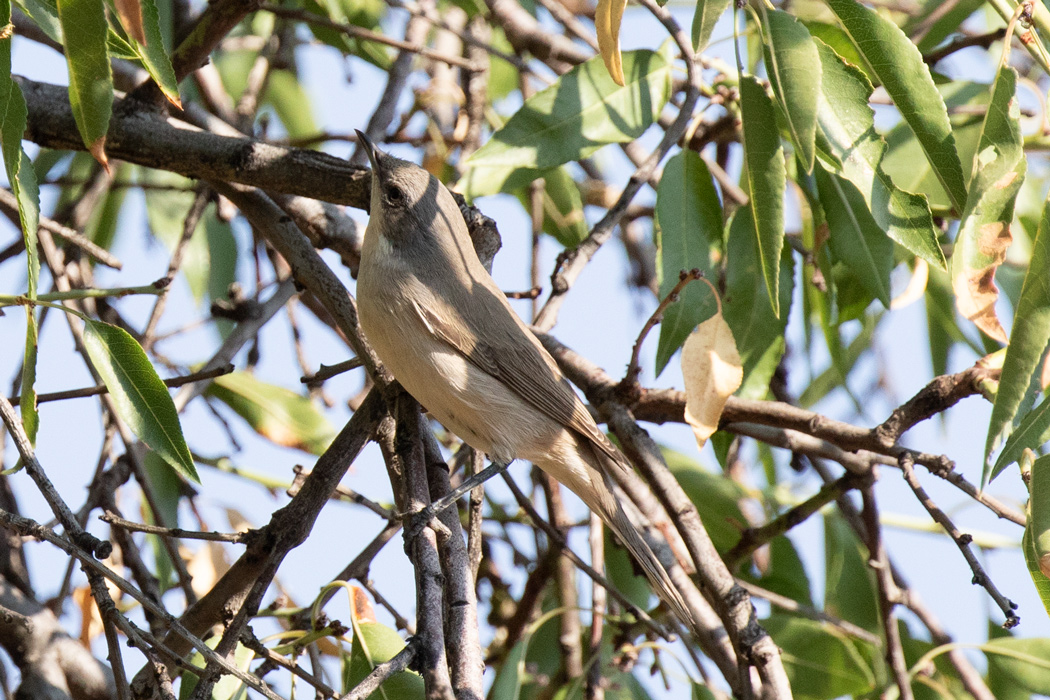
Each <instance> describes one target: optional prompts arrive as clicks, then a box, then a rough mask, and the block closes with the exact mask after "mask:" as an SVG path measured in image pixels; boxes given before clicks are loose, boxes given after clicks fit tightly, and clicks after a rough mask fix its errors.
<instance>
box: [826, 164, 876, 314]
mask: <svg viewBox="0 0 1050 700" xmlns="http://www.w3.org/2000/svg"><path fill="white" fill-rule="evenodd" d="M816 177H817V187H818V189H819V190H820V199H821V204H823V205H824V213H825V215H826V216H827V221H828V229H829V235H830V238H829V240H828V245H829V246H830V248H831V252H832V254H833V255H834V258H835V259H836V260H839V261H841V262H843V263H845V264H846V265H847V266H848V267H849V268H850V271H851V272H852V273H853V274H854V276H855V277H856V278H857V280H858V281H859V282H860V283H861V284H862V285H864V288H865V289H867V290H868V292H869V293H870V294H871V295H872V296H873V297H874V298H876V299H878V300H879V301H881V302H882V305H883V306H884V307H886V308H887V309H888V308H890V271H891V270H893V242H892V241H890V239H889V238H887V237H886V234H885V233H884V232H883V231H882V229H880V228H879V225H878V223H876V221H875V219H874V218H873V217H872V215H871V212H870V211H868V206H867V203H866V202H865V201H864V196H863V195H862V194H861V193H860V192H859V191H858V190H857V188H856V187H855V186H854V185H853V183H852V182H850V181H849V180H846V179H845V178H841V177H839V176H838V175H833V174H829V173H828V172H826V171H825V170H824V168H822V167H821V166H820V165H817V167H816Z"/></svg>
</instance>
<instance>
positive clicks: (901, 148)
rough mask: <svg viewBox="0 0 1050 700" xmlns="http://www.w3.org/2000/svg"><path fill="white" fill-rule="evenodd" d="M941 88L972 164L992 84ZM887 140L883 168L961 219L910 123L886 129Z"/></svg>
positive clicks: (962, 154) (939, 211)
mask: <svg viewBox="0 0 1050 700" xmlns="http://www.w3.org/2000/svg"><path fill="white" fill-rule="evenodd" d="M937 88H938V91H939V92H940V93H941V96H942V97H943V98H944V103H945V105H947V107H948V110H949V120H950V121H951V124H952V133H953V135H954V136H955V146H956V149H957V150H958V152H959V160H960V161H961V162H963V163H972V162H973V155H974V153H975V152H976V151H977V142H978V141H979V140H980V137H981V135H980V131H981V125H982V123H983V121H984V118H983V114H984V112H983V110H984V107H986V106H987V104H988V99H989V97H990V96H991V95H990V93H989V92H988V85H987V84H986V83H973V82H964V81H955V82H951V83H945V84H943V85H938V86H937ZM885 140H886V144H887V146H889V148H888V149H887V151H886V157H885V159H884V160H883V167H884V168H885V169H886V172H887V173H889V175H890V177H891V178H893V182H895V183H896V184H897V186H898V187H900V188H901V189H903V190H906V191H908V192H921V193H923V194H924V195H925V196H926V198H927V199H928V200H929V203H930V209H931V210H932V211H933V212H934V213H935V214H936V215H937V216H942V217H951V218H957V217H958V216H959V215H961V212H958V211H953V208H952V202H951V199H950V198H949V197H948V193H947V192H946V191H945V190H944V187H943V186H942V185H941V182H940V180H938V179H937V174H936V173H935V172H934V170H933V167H932V166H931V165H930V162H929V160H928V159H927V158H926V155H925V154H924V153H923V150H922V146H921V145H920V144H919V140H918V139H917V138H915V132H914V131H912V129H911V127H910V126H908V124H907V122H905V121H900V122H898V124H897V125H896V126H894V127H893V128H892V129H890V130H889V131H887V132H886V134H885ZM969 174H970V172H969V169H966V170H964V171H963V176H964V177H967V176H969ZM1040 202H1042V197H1041V196H1040Z"/></svg>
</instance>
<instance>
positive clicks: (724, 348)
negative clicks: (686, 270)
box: [682, 310, 744, 448]
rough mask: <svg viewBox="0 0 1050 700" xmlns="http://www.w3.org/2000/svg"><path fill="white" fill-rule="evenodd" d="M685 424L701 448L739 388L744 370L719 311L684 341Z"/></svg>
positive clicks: (734, 341)
mask: <svg viewBox="0 0 1050 700" xmlns="http://www.w3.org/2000/svg"><path fill="white" fill-rule="evenodd" d="M682 376H683V378H684V379H685V420H686V422H687V423H689V425H691V426H692V427H693V433H694V434H695V435H696V442H697V444H698V445H699V446H700V447H701V448H702V447H703V446H704V443H706V442H707V439H708V438H709V437H711V435H712V434H713V433H714V432H715V430H717V429H718V419H719V418H720V417H721V416H722V409H723V408H724V407H725V405H726V399H728V398H729V397H730V396H732V395H733V392H734V391H736V390H737V389H739V388H740V383H741V382H742V381H743V379H744V368H743V364H742V363H741V361H740V353H739V352H737V349H736V340H734V339H733V331H731V330H730V328H729V324H727V323H726V322H725V319H724V318H722V312H721V310H719V311H718V313H716V314H715V315H714V316H712V317H711V318H709V319H707V320H706V321H704V322H703V323H701V324H700V325H699V326H697V327H696V330H695V331H693V332H692V333H691V334H690V335H689V337H688V338H686V341H685V345H683V346H682Z"/></svg>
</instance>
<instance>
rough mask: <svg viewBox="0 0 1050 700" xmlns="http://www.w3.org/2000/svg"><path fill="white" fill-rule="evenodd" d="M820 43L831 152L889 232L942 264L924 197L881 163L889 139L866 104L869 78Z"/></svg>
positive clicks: (823, 123)
mask: <svg viewBox="0 0 1050 700" xmlns="http://www.w3.org/2000/svg"><path fill="white" fill-rule="evenodd" d="M817 49H818V52H819V55H820V65H821V71H822V73H823V80H822V82H821V88H822V91H821V97H820V109H819V110H818V112H817V119H818V123H819V125H820V130H821V133H822V134H823V135H824V136H825V137H826V139H827V143H828V146H829V147H830V148H831V152H832V154H833V155H834V156H835V157H836V158H838V159H839V160H840V162H841V164H842V167H841V171H840V173H839V174H841V175H842V177H844V178H846V179H847V180H849V181H850V182H852V183H853V184H854V185H855V186H856V188H857V189H858V190H859V191H860V193H861V194H862V195H863V196H864V201H865V202H866V203H867V208H868V210H869V211H870V212H871V215H872V217H873V218H874V219H875V222H876V223H877V224H878V225H879V227H880V228H881V229H882V230H883V231H885V232H886V235H888V236H889V237H890V238H892V239H893V240H895V241H897V242H898V243H900V244H901V245H902V246H904V247H905V248H907V249H908V250H910V251H911V252H912V253H914V254H916V255H918V256H919V257H921V258H923V259H924V260H926V261H927V262H928V263H930V264H931V265H935V266H937V267H940V268H944V267H945V266H946V263H945V260H944V253H942V252H941V247H940V245H938V243H937V229H936V228H935V227H934V225H933V216H932V215H931V213H930V206H929V204H928V203H927V201H926V198H925V197H924V196H921V195H917V194H911V193H910V192H905V191H903V190H901V189H899V188H898V187H897V186H896V185H895V184H894V183H893V181H892V180H891V179H890V176H889V175H887V174H886V171H885V170H884V169H883V166H882V163H883V157H884V155H885V153H886V142H885V141H883V139H882V137H881V136H879V134H878V132H877V131H875V113H874V112H873V111H872V109H871V107H870V106H868V100H869V99H870V98H871V93H872V87H871V83H869V82H868V80H867V78H865V77H864V74H863V73H861V72H860V71H859V70H858V69H856V68H854V67H853V66H850V65H848V64H846V63H845V62H844V61H843V60H842V59H841V58H840V57H839V56H838V55H837V54H836V53H835V52H834V51H832V50H831V48H829V47H828V46H827V45H826V44H824V43H823V42H819V41H818V42H817Z"/></svg>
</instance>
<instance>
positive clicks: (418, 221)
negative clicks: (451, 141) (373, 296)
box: [357, 131, 462, 242]
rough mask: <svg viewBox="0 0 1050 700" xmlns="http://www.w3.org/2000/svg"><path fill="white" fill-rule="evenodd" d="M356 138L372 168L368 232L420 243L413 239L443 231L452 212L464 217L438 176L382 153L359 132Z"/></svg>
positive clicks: (397, 239) (396, 239)
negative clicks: (442, 226)
mask: <svg viewBox="0 0 1050 700" xmlns="http://www.w3.org/2000/svg"><path fill="white" fill-rule="evenodd" d="M357 137H358V139H359V143H360V144H361V147H362V148H364V149H365V153H366V154H367V155H368V161H369V162H370V163H371V165H372V201H371V211H370V212H369V225H368V226H369V229H371V230H374V231H376V232H378V233H379V234H380V235H383V236H385V237H386V238H389V239H391V240H394V241H400V242H418V241H414V240H413V239H414V237H416V236H419V235H422V234H424V233H425V232H427V231H430V232H434V231H435V230H440V228H441V227H440V222H441V220H442V219H444V218H445V216H447V215H448V214H449V213H451V214H452V215H455V216H462V215H461V214H460V213H459V207H458V206H457V205H456V204H455V200H453V199H452V195H450V194H449V193H448V190H446V189H445V187H444V185H442V184H441V182H439V181H438V179H437V178H436V177H434V176H433V175H431V174H430V173H428V172H427V171H426V170H424V169H423V168H421V167H419V166H418V165H416V164H415V163H410V162H408V161H407V160H401V159H400V158H395V157H394V156H392V155H389V154H387V153H383V152H382V151H380V150H379V149H378V148H376V146H375V144H373V143H372V141H371V139H369V138H368V137H367V136H365V135H364V134H362V133H361V132H360V131H358V132H357ZM443 213H444V214H443ZM435 224H438V226H437V229H436V228H435Z"/></svg>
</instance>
